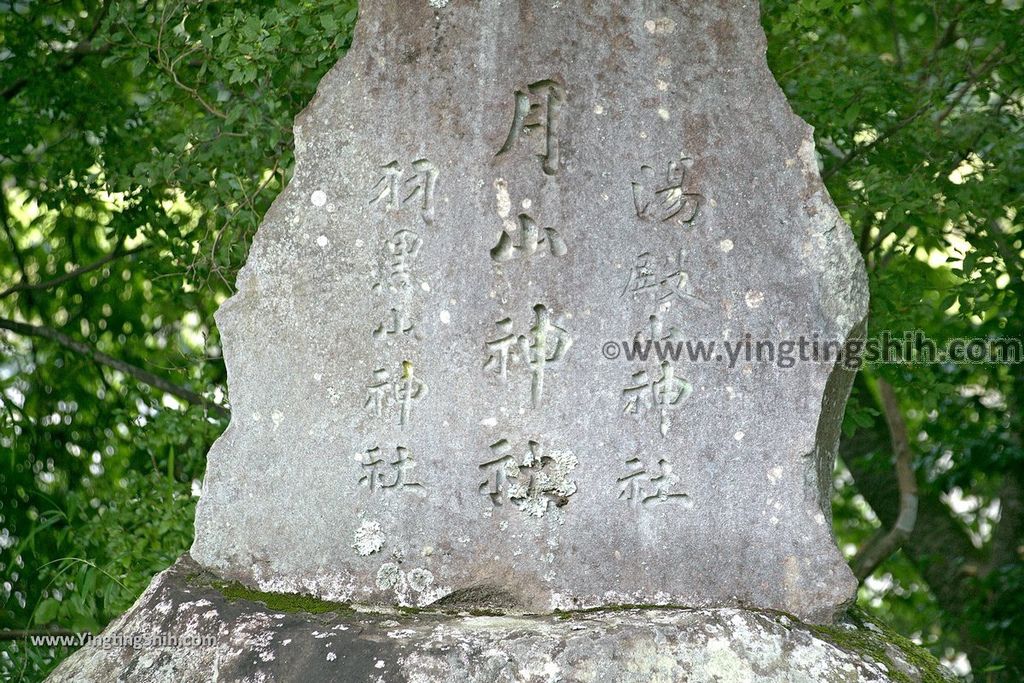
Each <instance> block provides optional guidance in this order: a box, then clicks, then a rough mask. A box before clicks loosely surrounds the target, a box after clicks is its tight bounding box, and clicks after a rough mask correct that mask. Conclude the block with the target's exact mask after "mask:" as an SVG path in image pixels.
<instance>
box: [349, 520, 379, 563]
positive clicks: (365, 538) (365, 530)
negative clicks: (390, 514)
mask: <svg viewBox="0 0 1024 683" xmlns="http://www.w3.org/2000/svg"><path fill="white" fill-rule="evenodd" d="M352 547H353V548H354V549H355V551H356V554H357V555H361V556H363V557H366V556H367V555H372V554H374V553H376V552H379V551H380V549H381V548H383V547H384V531H383V530H382V529H381V528H380V522H371V521H364V522H363V523H362V524H360V525H359V528H358V529H356V534H355V541H354V542H353V543H352Z"/></svg>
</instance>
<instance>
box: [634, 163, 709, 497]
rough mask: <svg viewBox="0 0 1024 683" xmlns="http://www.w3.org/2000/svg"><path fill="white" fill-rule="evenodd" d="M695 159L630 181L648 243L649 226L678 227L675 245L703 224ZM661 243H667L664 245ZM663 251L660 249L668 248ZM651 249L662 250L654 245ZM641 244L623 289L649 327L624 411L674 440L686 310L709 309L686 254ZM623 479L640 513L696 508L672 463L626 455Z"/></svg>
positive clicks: (682, 384)
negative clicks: (690, 176) (692, 178)
mask: <svg viewBox="0 0 1024 683" xmlns="http://www.w3.org/2000/svg"><path fill="white" fill-rule="evenodd" d="M693 161H694V160H693V159H691V158H689V157H687V156H686V155H682V156H681V157H680V158H679V159H673V160H670V161H668V162H667V164H666V165H664V166H662V167H661V168H662V169H664V171H663V172H662V171H661V170H660V169H657V168H655V167H654V166H649V165H646V164H644V165H641V166H640V169H639V171H638V172H637V173H636V175H635V176H634V179H633V180H632V182H631V185H632V194H633V206H632V207H630V209H631V210H630V216H629V217H628V218H627V219H626V221H625V223H626V224H627V225H630V226H631V227H632V228H633V229H635V230H637V232H638V233H639V234H638V237H639V239H638V240H637V241H638V243H639V244H641V245H644V241H645V240H644V237H645V236H646V234H645V233H647V230H645V228H646V227H647V226H648V225H651V224H658V225H661V224H665V225H666V226H674V227H675V228H676V229H675V230H672V231H670V232H669V239H670V240H672V241H678V242H681V243H685V241H686V240H687V238H688V237H689V235H688V230H689V229H690V228H691V226H692V224H693V223H694V221H695V220H696V219H697V217H698V214H699V212H700V207H701V204H702V202H703V200H704V198H703V196H702V195H701V194H700V193H698V192H694V191H691V189H690V185H689V183H688V182H687V171H688V170H689V169H690V168H691V167H692V166H693ZM658 241H659V242H661V243H662V245H663V242H664V240H663V239H660V240H658ZM662 245H659V246H661V247H662V248H663V246H662ZM652 249H657V247H653V248H652ZM652 249H648V248H643V246H641V248H640V250H639V253H638V254H637V255H636V257H635V259H634V260H633V264H632V266H631V268H630V270H629V274H628V276H627V277H626V281H625V282H624V283H623V287H622V290H621V292H620V295H621V296H622V297H623V298H628V299H629V300H631V301H632V302H633V303H634V304H635V305H640V306H642V307H643V308H642V310H643V314H642V315H641V317H642V318H645V319H646V327H645V329H641V330H637V331H636V332H635V334H634V335H633V337H632V344H633V349H632V351H633V353H632V354H630V355H631V356H632V357H634V358H636V359H638V361H639V362H640V363H642V364H639V365H637V366H634V368H633V369H632V370H631V374H630V377H629V380H628V382H627V383H626V385H625V387H624V388H623V390H622V401H623V404H622V405H623V413H624V414H625V415H627V416H635V417H636V418H638V419H639V420H641V421H647V420H649V421H650V422H654V423H655V424H656V425H657V428H658V431H659V432H660V434H661V436H662V438H663V439H668V438H669V433H670V432H671V431H672V425H673V416H674V414H675V413H676V412H677V411H678V410H679V409H680V408H681V407H682V406H683V404H684V403H685V402H686V401H687V400H688V399H689V398H690V396H691V395H692V393H693V387H692V385H691V384H690V382H689V381H688V380H687V379H686V377H685V375H684V373H683V372H682V370H681V369H680V368H679V367H678V365H677V363H678V361H679V360H680V359H681V357H682V356H683V351H684V350H685V349H687V348H689V347H686V346H685V345H686V344H689V343H690V342H688V341H687V340H686V339H685V338H684V336H683V334H682V332H681V331H680V328H681V317H682V316H681V315H680V308H684V307H687V306H698V307H701V308H704V309H706V308H707V303H706V302H705V301H703V300H702V299H701V298H700V297H699V296H697V295H696V294H694V292H693V288H692V283H691V282H690V276H689V273H688V272H687V270H686V268H687V248H686V246H678V248H675V249H674V250H673V252H672V253H669V254H658V253H655V252H653V251H652ZM624 469H625V473H624V474H623V475H622V476H620V477H618V480H617V483H618V487H619V494H618V497H619V499H620V500H623V501H626V502H628V503H629V504H630V506H631V507H632V508H634V509H635V510H637V511H640V510H643V509H646V508H650V507H655V506H660V505H664V504H675V505H679V506H681V507H683V508H687V509H688V508H689V507H691V506H692V502H691V501H690V496H689V494H687V493H685V492H684V490H683V488H682V487H681V482H680V478H679V476H678V475H676V474H675V473H674V472H673V469H672V462H671V458H670V457H669V456H668V455H667V454H664V453H655V452H651V451H650V450H645V451H642V452H640V451H638V452H636V453H630V454H626V457H625V468H624Z"/></svg>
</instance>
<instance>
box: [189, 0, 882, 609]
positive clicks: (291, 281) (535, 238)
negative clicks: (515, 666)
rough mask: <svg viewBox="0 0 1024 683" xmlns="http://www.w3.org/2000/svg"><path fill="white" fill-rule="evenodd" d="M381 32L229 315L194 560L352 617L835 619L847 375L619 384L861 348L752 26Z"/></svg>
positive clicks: (269, 220) (393, 20)
mask: <svg viewBox="0 0 1024 683" xmlns="http://www.w3.org/2000/svg"><path fill="white" fill-rule="evenodd" d="M361 11H362V16H361V18H360V21H359V26H358V29H357V35H356V38H355V42H354V46H353V49H352V51H351V52H350V54H349V55H348V56H347V57H345V59H343V60H342V61H341V62H340V63H339V64H338V65H337V66H336V67H335V68H334V69H333V70H332V71H331V72H330V73H329V74H328V75H327V76H326V77H325V78H324V80H323V82H322V83H321V85H320V89H319V92H318V95H317V97H316V99H315V100H314V101H313V103H312V104H311V105H310V106H309V108H308V109H307V110H306V111H305V112H304V113H303V114H302V115H301V116H300V117H299V118H298V120H297V121H296V153H297V164H296V169H295V175H294V178H293V180H292V182H291V183H290V184H289V186H288V188H287V189H286V190H285V191H284V192H283V193H282V195H281V196H280V197H279V198H278V200H277V201H276V203H275V204H274V206H273V207H272V209H271V210H270V212H269V213H268V215H267V217H266V220H265V222H264V224H263V226H262V227H261V228H260V230H259V232H258V233H257V235H256V238H255V241H254V244H253V247H252V251H251V253H250V256H249V261H248V263H247V265H246V267H245V268H244V270H243V271H242V272H241V274H240V275H239V279H238V292H237V294H236V295H235V296H233V297H232V298H231V299H230V300H229V301H228V302H227V303H226V304H225V305H224V306H223V307H222V309H221V310H220V312H219V314H218V323H219V326H220V329H221V332H222V334H223V340H224V351H225V357H226V360H227V366H228V373H229V384H230V391H231V402H232V422H231V426H230V428H229V429H228V431H227V432H226V434H225V435H224V436H223V437H222V438H221V440H220V441H218V443H217V444H216V446H215V447H214V448H213V450H212V452H211V453H210V458H209V469H208V474H207V478H206V482H205V485H204V491H203V496H202V499H201V501H200V504H199V510H198V513H197V519H196V541H195V545H194V546H193V550H192V552H193V555H194V557H195V558H196V559H197V560H198V561H199V562H200V563H201V564H203V565H204V566H206V567H208V568H210V569H212V570H214V571H216V572H218V573H220V574H222V575H224V576H227V577H231V578H237V579H239V580H241V581H243V582H244V583H246V584H248V585H252V586H255V587H258V588H260V589H263V590H271V591H285V592H306V593H312V594H314V595H317V596H320V597H323V598H327V599H331V600H338V601H346V602H357V603H375V604H402V605H419V606H423V605H428V604H431V603H434V602H436V601H439V600H443V601H446V602H447V603H448V604H467V605H485V606H493V607H502V608H508V609H511V610H520V611H547V610H551V609H572V608H583V607H592V606H598V605H608V604H676V605H686V606H695V607H699V606H729V605H733V606H735V605H756V606H760V607H768V608H777V609H782V610H786V611H789V612H791V613H794V614H797V615H799V616H800V617H802V618H805V619H809V620H815V621H827V620H830V619H832V618H833V617H834V616H835V614H836V613H837V611H838V610H840V608H841V607H842V606H843V605H844V604H846V603H847V602H848V601H849V600H850V599H851V598H852V597H853V594H854V590H855V585H856V584H855V581H854V579H853V577H852V575H851V573H850V571H849V570H848V569H847V567H846V564H845V563H844V561H843V558H842V557H841V555H840V553H839V552H838V551H837V549H836V548H835V545H834V542H833V539H832V536H831V529H830V512H829V489H830V485H831V471H832V465H833V459H834V452H835V446H836V441H837V437H838V426H839V419H840V415H841V413H842V407H843V403H844V401H845V399H846V396H847V393H848V390H849V381H850V376H849V374H848V373H846V372H844V371H841V370H839V369H837V368H835V367H834V366H833V364H831V363H809V362H805V363H797V364H796V365H795V366H794V367H791V368H782V367H779V366H778V364H771V363H760V364H759V363H740V364H738V365H736V366H735V367H730V364H729V363H728V362H725V361H724V360H723V362H715V360H714V359H711V360H710V361H708V362H695V361H689V360H686V359H682V360H679V361H668V360H667V361H664V362H661V361H659V360H658V359H657V358H655V357H653V354H652V357H651V358H650V359H649V360H648V361H647V362H627V361H626V360H624V358H622V357H619V358H618V359H615V360H611V359H609V358H608V357H607V356H609V355H611V351H609V348H612V349H614V345H615V344H617V343H618V342H621V341H624V340H633V339H638V340H640V341H645V340H655V341H661V340H677V339H684V340H717V341H718V342H722V341H724V340H741V339H743V338H744V337H745V335H747V334H749V335H751V338H752V339H753V340H771V341H774V342H775V343H778V342H782V341H786V340H789V341H793V340H796V339H798V338H800V337H801V336H803V337H805V338H808V339H809V338H811V337H812V336H813V335H818V337H819V338H820V339H821V340H845V339H847V338H848V337H849V336H850V335H851V334H856V330H857V328H858V326H859V325H860V323H861V322H862V320H863V318H864V315H865V312H866V298H867V294H866V284H865V275H864V270H863V265H862V263H861V261H860V257H859V255H858V252H857V250H856V247H855V245H854V244H853V241H852V239H851V235H850V232H849V229H848V228H847V226H846V225H845V224H844V223H843V222H842V221H841V219H840V218H839V216H838V214H837V212H836V210H835V208H834V206H833V205H832V203H831V201H830V199H829V198H828V196H827V194H826V192H825V190H824V188H823V186H822V184H821V182H820V179H819V176H818V172H817V167H816V160H815V153H814V146H813V142H812V138H811V130H810V128H809V127H808V126H807V125H806V124H804V123H803V122H802V121H800V120H799V119H798V118H797V117H796V116H795V115H794V114H793V113H792V112H791V110H790V108H789V106H788V104H787V103H786V100H785V98H784V96H783V94H782V92H781V91H780V89H779V88H778V87H777V85H776V83H775V81H774V79H773V77H772V75H771V73H770V72H769V70H768V68H767V66H766V63H765V55H764V53H765V41H764V34H763V31H762V29H761V27H760V24H759V16H758V6H757V4H756V3H755V2H749V1H747V2H743V1H740V0H736V1H730V2H721V1H718V0H715V1H713V0H693V1H691V2H685V3H683V2H670V1H668V0H662V1H655V0H648V1H646V2H622V1H619V0H615V1H613V0H562V1H561V2H551V1H549V0H543V1H541V0H520V1H518V2H511V1H508V0H506V1H504V2H501V1H498V0H474V1H472V2H471V1H469V0H451V1H450V2H428V1H427V0H416V1H411V0H410V1H405V0H403V1H402V2H398V1H397V0H380V1H377V2H367V3H364V4H363V7H362V8H361ZM608 344H612V347H609V346H607V345H608Z"/></svg>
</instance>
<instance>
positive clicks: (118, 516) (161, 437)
mask: <svg viewBox="0 0 1024 683" xmlns="http://www.w3.org/2000/svg"><path fill="white" fill-rule="evenodd" d="M762 6H763V15H764V24H765V28H766V30H767V33H768V52H769V54H768V58H769V63H770V65H771V67H772V69H773V71H774V72H775V74H776V76H777V78H778V80H779V82H780V83H781V85H782V87H783V88H784V89H785V91H786V93H787V95H788V96H789V98H790V100H791V102H792V105H793V108H794V109H795V110H796V112H797V113H799V114H800V115H801V116H803V117H804V118H805V119H806V120H807V121H808V122H809V123H811V124H812V125H813V126H814V127H815V129H816V138H817V142H818V152H819V155H820V159H821V164H822V168H823V177H824V178H825V181H826V183H827V185H828V188H829V190H830V192H831V193H832V196H833V198H834V199H835V201H836V204H837V205H838V206H839V208H840V210H841V211H842V212H843V215H844V216H845V218H846V220H847V221H848V222H849V224H850V226H851V227H852V228H853V231H854V233H855V235H856V237H857V239H858V241H859V244H860V247H861V249H862V251H863V254H864V257H865V260H866V262H867V266H868V271H869V274H870V278H871V288H872V304H871V319H870V325H871V328H872V330H876V331H877V330H892V331H893V332H894V333H895V334H897V335H898V336H899V335H902V333H903V331H904V330H923V331H924V332H925V333H927V334H928V335H929V336H931V337H932V338H935V339H939V340H942V339H948V338H954V337H980V338H995V337H1016V338H1021V337H1022V336H1024V333H1022V329H1021V328H1022V324H1024V311H1022V300H1021V293H1022V284H1024V283H1022V270H1024V260H1022V249H1024V245H1022V239H1024V229H1022V220H1024V217H1021V216H1020V215H1019V211H1020V208H1021V198H1022V193H1024V134H1022V122H1024V119H1022V105H1024V100H1022V98H1024V59H1022V57H1024V48H1022V47H1021V46H1022V45H1024V10H1022V9H1021V1H1020V0H966V1H963V2H944V1H935V2H923V1H912V0H888V1H885V0H879V1H876V2H849V1H846V0H797V1H787V0H766V1H765V2H763V3H762ZM356 13H357V8H356V3H355V2H354V0H322V1H317V2H313V1H304V2H297V1H288V0H284V1H281V2H254V1H252V0H239V1H235V2H230V3H228V2H193V1H187V2H167V1H165V0H155V1H149V2H145V1H141V0H139V1H133V2H127V1H123V2H114V1H107V2H83V1H50V2H37V1H32V0H0V91H2V92H3V98H2V101H0V185H2V196H0V636H2V638H3V640H0V676H3V677H4V678H9V679H13V680H29V681H35V680H40V679H41V678H43V677H44V676H45V675H46V673H47V672H48V671H49V670H50V669H52V667H53V666H55V664H56V663H57V662H59V661H60V659H61V658H62V657H64V656H66V655H67V654H68V651H67V650H65V649H52V648H43V647H34V646H31V645H30V644H29V643H28V642H27V641H26V640H25V639H24V638H23V637H21V636H24V635H25V633H26V632H36V631H40V632H41V631H47V632H49V631H52V630H54V629H63V630H66V631H76V632H77V631H84V630H88V631H94V632H95V631H99V630H100V629H102V628H103V626H104V625H105V624H107V622H108V621H110V620H111V619H112V618H113V617H115V616H117V615H118V614H120V613H121V612H123V611H124V610H125V609H126V608H127V607H128V606H130V605H131V603H132V601H133V600H134V599H135V598H136V597H137V596H138V594H139V593H140V592H141V591H142V589H144V588H145V586H146V585H147V584H148V582H149V580H150V578H151V576H152V575H153V574H154V573H155V572H157V571H159V570H161V569H163V568H165V567H166V566H168V565H169V564H170V563H171V562H172V561H173V560H174V559H175V558H176V557H177V556H178V555H179V554H180V553H182V552H183V551H184V550H186V549H187V548H188V546H189V544H190V542H191V536H192V516H193V512H194V508H195V500H196V498H195V497H196V494H197V492H198V487H199V482H200V481H201V478H202V476H203V470H204V466H205V454H206V451H207V449H208V448H209V447H210V444H211V443H212V442H213V440H214V439H215V438H216V437H217V435H218V434H219V433H220V432H221V430H223V429H224V427H225V426H226V424H227V416H228V409H229V401H228V396H227V387H226V384H225V371H224V363H223V360H222V357H221V352H220V347H219V340H218V335H217V330H216V328H215V326H214V323H213V312H214V311H215V310H216V308H217V306H218V305H219V304H220V303H221V302H222V301H223V300H224V299H225V298H226V297H227V296H229V295H230V294H231V292H232V285H233V282H234V279H235V274H236V272H237V270H238V268H239V267H240V265H241V264H242V263H243V262H244V260H245V256H246V253H247V250H248V247H249V244H250V241H251V239H252V236H253V233H254V231H255V230H256V227H257V225H258V224H259V221H260V218H261V216H262V215H263V213H264V212H265V211H266V209H267V207H268V206H269V204H270V202H271V201H272V200H273V198H274V197H275V196H276V195H277V193H278V192H280V190H281V188H282V187H283V185H284V183H285V182H286V181H287V179H288V177H289V174H290V173H291V170H292V165H293V160H294V157H293V153H292V136H291V121H292V117H293V116H294V115H295V114H296V113H298V111H299V110H300V109H301V108H302V107H303V106H304V104H305V103H306V102H307V101H308V100H309V99H310V98H311V97H312V95H313V93H314V91H315V88H316V84H317V82H318V80H319V79H320V77H321V76H322V75H323V74H324V73H325V72H326V71H327V69H329V68H330V67H331V65H333V64H334V62H335V61H336V60H337V59H338V58H339V57H340V56H342V55H343V54H344V53H345V50H346V49H347V48H348V46H349V42H350V37H351V32H352V27H353V25H354V22H355V20H356ZM1022 368H1024V366H1022V365H1019V364H1018V365H1012V364H1002V365H1000V364H986V365H951V364H908V365H888V366H876V367H869V368H866V369H864V370H863V371H862V372H861V373H860V374H859V376H858V379H857V382H856V386H855V389H854V396H853V399H852V400H851V403H850V406H849V408H848V410H847V415H846V420H845V423H844V436H843V443H842V447H841V458H840V464H839V466H838V467H837V471H836V482H837V491H836V494H835V500H834V508H835V530H836V534H837V536H838V539H839V542H840V545H841V547H842V548H843V551H844V552H845V553H846V554H847V556H848V557H850V559H851V563H853V564H854V566H855V567H857V569H858V572H859V573H860V574H863V575H865V577H866V578H865V580H864V582H863V583H862V587H861V591H860V602H861V604H862V606H863V607H864V608H865V609H867V610H868V611H870V612H872V613H874V614H877V615H878V616H880V617H882V618H883V619H885V620H887V621H888V622H890V623H891V624H892V625H893V626H894V627H895V628H896V629H897V630H899V631H901V632H902V633H904V634H906V635H908V636H911V637H913V638H914V639H915V640H917V641H918V642H920V643H922V644H923V645H924V646H925V647H927V648H929V649H930V650H932V651H933V652H934V653H935V654H936V655H937V656H939V657H940V658H942V659H943V660H944V661H946V662H947V663H949V664H950V665H951V666H952V667H953V668H954V669H955V670H956V671H957V673H958V674H960V675H963V676H965V677H973V679H974V680H976V681H1019V680H1024V597H1022V589H1024V532H1022V520H1024V510H1022V505H1024V491H1022V484H1021V482H1022V481H1024V468H1022V463H1024V454H1022V446H1021V436H1022V433H1024V426H1022V413H1021V401H1022V400H1024V381H1022V380H1024V372H1022ZM900 475H901V476H902V482H903V487H902V489H901V487H900V485H899V482H900V479H899V478H898V477H899V476H900ZM908 486H909V487H916V489H917V493H918V496H919V507H918V513H917V515H916V519H915V520H914V521H915V524H914V531H913V532H912V533H911V534H910V535H909V537H908V538H897V537H894V536H892V535H889V533H888V532H889V531H890V529H891V527H892V526H893V523H894V520H895V519H896V516H897V514H898V512H899V509H900V500H901V496H900V492H901V490H902V491H903V492H904V495H905V494H906V493H907V492H908V491H909V490H910V489H909V488H908ZM889 540H894V541H897V543H896V544H895V545H897V546H900V547H899V549H898V550H895V551H893V550H892V548H891V545H893V544H889Z"/></svg>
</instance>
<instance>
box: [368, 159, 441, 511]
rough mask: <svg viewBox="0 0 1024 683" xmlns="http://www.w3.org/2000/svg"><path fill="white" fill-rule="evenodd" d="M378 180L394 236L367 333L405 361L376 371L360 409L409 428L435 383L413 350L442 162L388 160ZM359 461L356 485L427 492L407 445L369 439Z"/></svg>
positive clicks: (383, 258)
mask: <svg viewBox="0 0 1024 683" xmlns="http://www.w3.org/2000/svg"><path fill="white" fill-rule="evenodd" d="M378 171H379V172H378V179H377V181H376V183H375V184H374V185H373V187H372V188H371V189H370V192H369V196H370V198H369V200H368V201H369V205H370V207H371V208H372V209H373V210H376V211H379V212H381V213H382V214H383V215H384V216H385V217H386V219H387V220H388V221H389V222H390V223H391V224H392V225H393V231H391V235H390V237H388V238H387V239H385V240H384V243H383V244H382V245H380V252H379V259H378V269H377V271H376V274H377V277H376V281H375V282H374V283H373V286H372V288H371V290H372V295H373V296H374V297H375V298H376V301H375V304H376V305H375V306H374V310H379V311H381V314H380V316H379V318H377V319H374V320H370V321H368V329H367V330H366V334H368V335H370V336H371V337H372V339H373V344H374V346H377V347H380V348H382V349H383V348H386V347H391V349H393V350H397V351H398V356H399V357H400V358H401V360H400V361H398V362H395V363H394V367H392V366H390V365H381V366H379V367H377V368H375V369H374V370H373V373H372V376H371V377H370V378H368V381H367V384H366V397H365V400H364V402H363V409H364V410H366V412H367V413H368V414H369V415H370V416H371V417H373V418H374V419H379V420H381V421H384V422H387V423H390V426H397V427H398V428H399V431H400V432H404V431H406V430H408V429H410V428H411V425H412V424H413V422H414V420H415V417H416V411H417V408H418V405H419V404H421V402H422V401H423V399H425V398H426V397H427V394H428V393H429V392H430V386H429V384H428V382H427V380H426V379H425V378H423V377H421V376H420V375H419V372H418V366H417V363H416V358H415V355H416V353H415V352H416V349H417V346H418V342H419V341H420V340H421V339H422V338H423V335H422V333H421V331H420V328H419V327H417V323H418V322H419V321H418V312H419V310H421V308H422V306H421V303H420V302H419V300H418V299H419V298H420V297H422V296H424V293H425V291H427V288H424V287H422V285H423V284H424V283H425V281H424V280H422V279H421V277H422V274H421V273H420V272H419V271H418V260H419V256H420V251H421V249H422V248H423V244H424V239H426V236H425V235H426V233H425V230H424V228H429V227H431V226H432V225H433V224H434V194H435V189H436V186H437V181H438V171H437V167H436V166H435V165H434V164H433V163H432V162H431V161H430V160H429V159H425V158H421V159H413V160H410V161H403V160H399V159H391V160H387V161H385V163H382V164H381V165H380V167H379V169H378ZM357 460H358V462H359V465H360V467H361V474H360V477H359V485H360V486H361V487H363V488H364V489H365V490H366V491H367V492H368V494H369V495H378V496H388V495H395V494H400V493H422V492H423V491H424V488H425V484H424V483H423V482H421V481H420V480H419V477H418V476H417V474H416V472H415V467H416V454H415V453H413V452H412V450H411V449H410V447H409V444H408V443H405V442H403V441H399V442H398V443H378V442H373V443H367V444H364V446H363V449H362V451H361V452H360V453H359V454H358V455H357Z"/></svg>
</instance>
